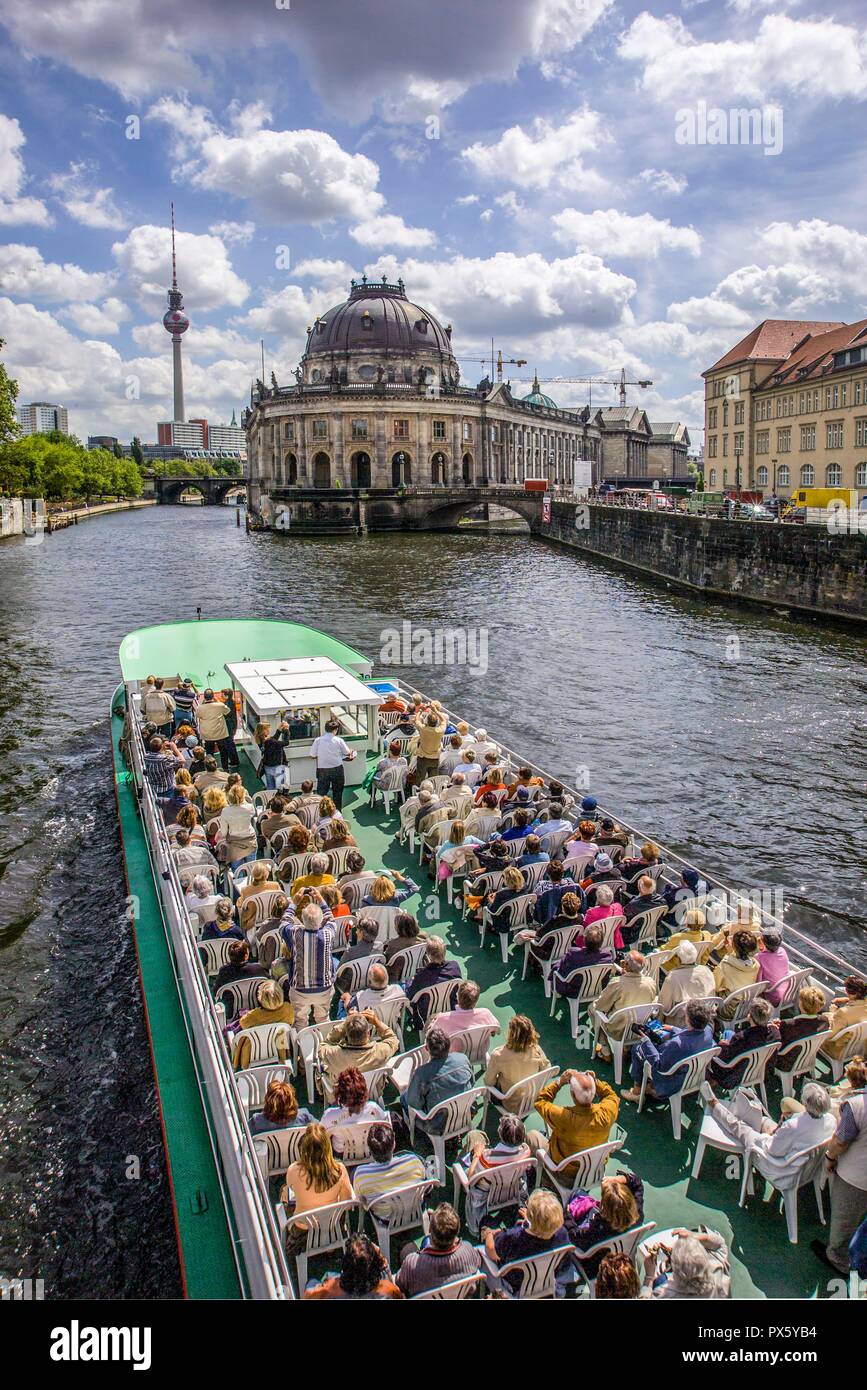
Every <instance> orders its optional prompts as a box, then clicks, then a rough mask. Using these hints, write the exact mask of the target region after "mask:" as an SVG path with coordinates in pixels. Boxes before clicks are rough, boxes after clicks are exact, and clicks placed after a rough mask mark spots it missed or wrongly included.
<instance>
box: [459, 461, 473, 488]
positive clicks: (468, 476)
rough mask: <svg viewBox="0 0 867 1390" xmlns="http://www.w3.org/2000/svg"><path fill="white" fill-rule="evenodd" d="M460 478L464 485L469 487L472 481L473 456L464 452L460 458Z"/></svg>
mask: <svg viewBox="0 0 867 1390" xmlns="http://www.w3.org/2000/svg"><path fill="white" fill-rule="evenodd" d="M461 479H462V481H463V484H464V487H469V486H470V484H471V483H472V481H473V456H472V454H464V456H463V458H462V459H461Z"/></svg>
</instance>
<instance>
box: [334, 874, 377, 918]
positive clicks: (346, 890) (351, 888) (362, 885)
mask: <svg viewBox="0 0 867 1390" xmlns="http://www.w3.org/2000/svg"><path fill="white" fill-rule="evenodd" d="M376 877H377V876H376V874H375V873H368V872H366V871H365V872H364V873H362V874H360V875H359V877H358V878H352V879H350V880H349V882H348V883H341V882H338V885H337V886H338V888H339V889H340V892H341V894H342V895H343V901H344V902H345V903H346V906H347V907H348V908H349V911H350V912H352V913H357V912H358V910H359V908H360V907H361V900H362V898H366V897H367V895H368V893H369V892H370V889H371V886H372V885H373V884H374V883H375V882H376Z"/></svg>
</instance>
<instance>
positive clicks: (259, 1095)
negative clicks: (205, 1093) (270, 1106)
mask: <svg viewBox="0 0 867 1390" xmlns="http://www.w3.org/2000/svg"><path fill="white" fill-rule="evenodd" d="M293 1076H294V1070H293V1068H292V1065H291V1064H290V1063H287V1062H278V1063H276V1064H275V1063H273V1062H271V1063H267V1062H266V1063H265V1065H264V1066H261V1067H248V1068H247V1070H246V1071H238V1072H235V1084H236V1085H237V1087H238V1095H239V1096H240V1097H241V1103H242V1105H244V1106H246V1108H247V1112H248V1114H251V1115H252V1113H253V1111H254V1110H261V1109H262V1106H263V1105H264V1103H265V1092H266V1091H267V1089H268V1087H269V1086H270V1084H271V1082H272V1081H289V1082H291V1080H292V1078H293Z"/></svg>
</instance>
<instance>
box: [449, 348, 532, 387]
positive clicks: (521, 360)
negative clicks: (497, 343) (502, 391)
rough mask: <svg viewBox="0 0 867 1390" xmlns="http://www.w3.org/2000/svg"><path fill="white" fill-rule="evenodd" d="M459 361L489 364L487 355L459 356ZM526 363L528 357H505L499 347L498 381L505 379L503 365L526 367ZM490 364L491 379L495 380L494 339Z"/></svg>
mask: <svg viewBox="0 0 867 1390" xmlns="http://www.w3.org/2000/svg"><path fill="white" fill-rule="evenodd" d="M458 361H459V362H479V363H480V364H481V365H482V366H483V367H487V365H488V359H487V357H460V358H458ZM526 365H527V359H526V357H504V356H503V353H502V350H501V349H498V350H497V360H496V369H497V381H502V380H503V367H504V366H506V367H526ZM490 366H491V380H492V381H493V378H494V344H493V341H492V342H491V361H490Z"/></svg>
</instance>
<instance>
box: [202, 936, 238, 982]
mask: <svg viewBox="0 0 867 1390" xmlns="http://www.w3.org/2000/svg"><path fill="white" fill-rule="evenodd" d="M237 940H238V938H237V937H236V936H229V937H225V936H223V937H218V938H217V940H216V941H197V942H196V946H197V948H198V952H199V955H200V956H201V957H202V958H203V959H202V963H203V965H204V967H205V970H206V972H207V974H208V975H209V976H214V975H218V974H219V973H220V969H221V967H222V966H224V965H226V964H227V963H228V960H229V949H230V947H231V945H232V942H233V941H237Z"/></svg>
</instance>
